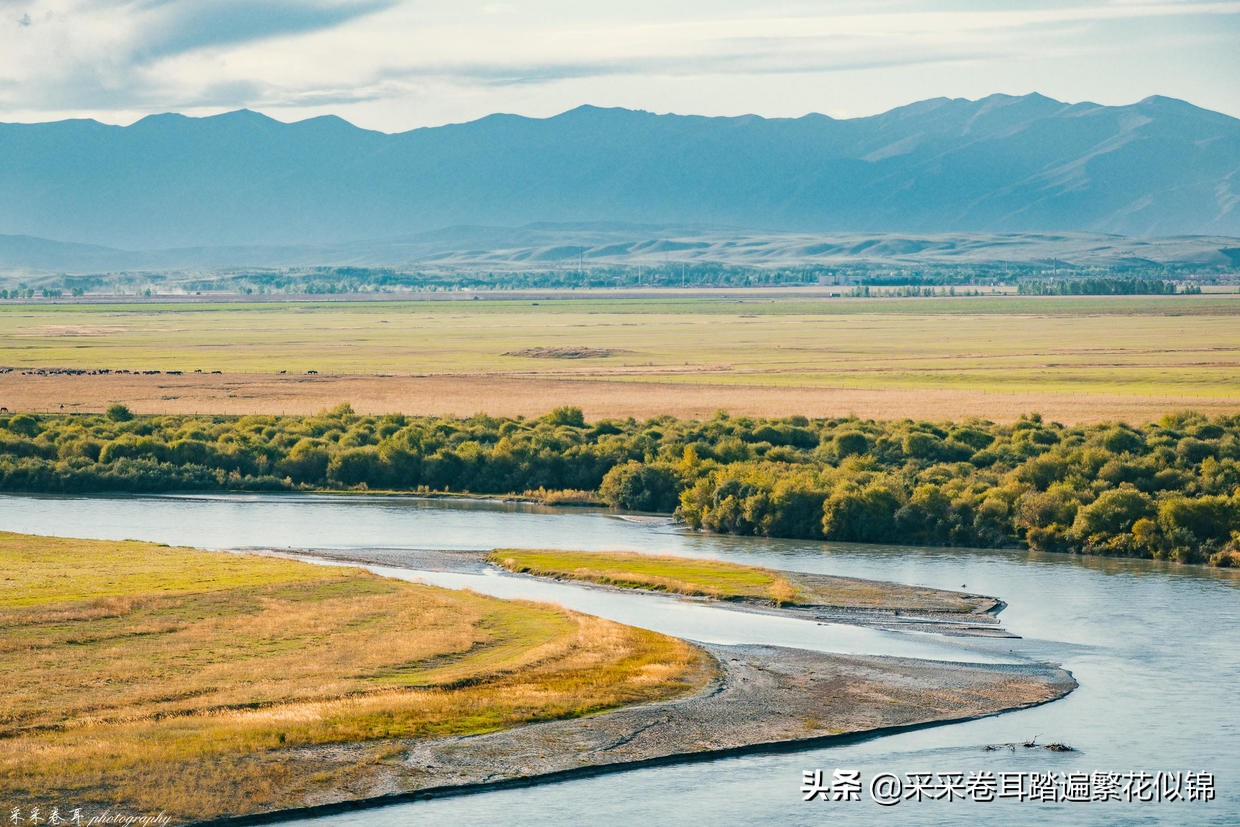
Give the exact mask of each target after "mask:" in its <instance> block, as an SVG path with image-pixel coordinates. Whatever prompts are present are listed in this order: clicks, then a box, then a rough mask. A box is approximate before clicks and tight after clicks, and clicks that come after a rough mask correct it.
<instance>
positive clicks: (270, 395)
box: [0, 292, 1240, 422]
mask: <svg viewBox="0 0 1240 827" xmlns="http://www.w3.org/2000/svg"><path fill="white" fill-rule="evenodd" d="M573 353H576V354H578V355H582V354H584V357H585V358H565V357H566V356H567V355H569V354H573ZM0 366H7V367H12V368H17V369H19V370H16V371H14V372H12V373H8V374H4V375H0V406H6V407H9V408H10V409H11V410H15V409H26V410H62V408H61V406H62V405H63V406H64V407H63V410H66V411H75V410H101V409H102V408H104V407H106V406H107V404H109V403H111V402H124V403H126V404H129V405H130V406H131V407H133V408H134V409H135V410H137V411H141V412H155V413H159V412H168V413H179V412H187V413H193V412H219V413H281V412H284V413H309V412H313V411H316V410H320V409H322V408H323V407H327V406H329V405H332V404H336V403H339V402H342V401H349V402H351V403H352V404H353V406H354V408H355V409H357V410H359V411H362V412H374V413H382V412H393V411H400V412H404V413H411V414H456V415H469V414H472V413H476V412H479V411H485V412H487V413H492V414H496V415H537V414H541V413H544V412H545V411H547V410H549V409H551V408H552V407H555V406H557V405H563V404H572V405H577V406H579V407H581V408H582V409H583V410H585V411H586V413H587V414H588V415H590V416H592V417H601V416H630V415H631V416H639V417H641V416H652V415H656V414H662V413H670V414H674V415H678V416H690V417H697V416H703V415H706V416H709V415H710V414H713V413H714V411H716V410H719V409H727V410H729V411H730V412H732V413H734V414H749V415H773V416H785V415H789V414H793V413H800V414H805V415H811V416H844V415H848V414H856V415H858V416H863V417H873V418H901V417H906V416H907V417H915V418H932V419H939V418H951V419H959V418H962V417H965V416H982V417H986V418H990V419H999V420H1003V419H1014V418H1015V417H1017V416H1019V415H1020V414H1022V413H1028V412H1032V411H1038V412H1041V413H1044V414H1045V415H1047V416H1049V417H1051V418H1054V419H1058V420H1060V421H1065V422H1086V421H1099V420H1108V419H1128V420H1136V421H1152V420H1154V419H1157V418H1158V417H1159V416H1160V415H1162V414H1163V413H1166V412H1168V411H1171V410H1178V409H1184V408H1190V407H1191V408H1196V409H1199V410H1202V411H1204V412H1206V413H1230V412H1235V411H1238V410H1240V379H1238V378H1237V377H1240V296H1238V295H1202V296H1175V297H1167V296H1152V297H1018V296H1000V295H992V296H985V297H970V298H947V297H943V298H921V299H898V298H882V299H848V298H840V297H835V298H825V297H823V298H807V297H788V298H780V297H779V296H777V295H772V294H771V293H769V292H761V293H755V294H753V295H752V296H751V297H747V298H738V297H737V295H736V294H729V295H728V296H721V297H718V298H710V297H697V298H668V299H660V298H654V297H643V298H614V299H599V298H590V299H564V298H557V299H541V300H538V301H529V300H522V301H515V300H507V301H503V300H485V301H463V300H462V301H369V302H336V303H318V304H314V303H304V302H299V303H281V302H268V303H235V304H193V303H185V304H149V305H105V304H98V305H96V304H88V305H82V304H64V305H3V306H0ZM32 368H76V369H98V368H108V369H112V370H116V369H125V370H130V371H141V370H160V371H169V370H175V371H182V372H183V375H179V376H168V375H166V374H161V375H152V376H132V375H122V376H116V375H111V376H63V375H60V376H25V375H22V371H21V370H20V369H32ZM195 371H203V373H201V374H199V373H195ZM213 371H219V372H220V373H219V374H214V373H212V372H213ZM281 371H284V372H285V373H283V374H282V373H281ZM308 371H315V372H316V374H315V375H308V373H307V372H308Z"/></svg>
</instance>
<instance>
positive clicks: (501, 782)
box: [189, 661, 1080, 827]
mask: <svg viewBox="0 0 1240 827" xmlns="http://www.w3.org/2000/svg"><path fill="white" fill-rule="evenodd" d="M926 663H927V664H934V665H936V666H944V667H947V666H952V665H955V664H952V663H951V662H948V661H926ZM1042 666H1043V667H1045V666H1048V665H1042ZM1055 668H1057V669H1058V670H1059V671H1060V672H1062V673H1063V674H1064V675H1065V676H1066V677H1067V681H1066V684H1065V685H1064V686H1062V687H1060V688H1059V691H1057V692H1056V693H1055V694H1054V695H1053V696H1052V697H1048V698H1046V699H1043V700H1039V701H1034V702H1030V703H1023V704H1017V705H1013V706H1009V707H1005V708H1003V709H997V710H994V711H992V712H987V713H983V714H977V715H962V716H956V717H946V718H940V719H937V720H933V721H922V722H918V723H912V724H900V725H894V726H882V727H876V728H873V729H862V730H855V731H850V732H841V733H836V734H832V735H817V736H812V737H808V738H797V739H790V740H780V741H768V742H761V743H753V744H745V745H741V746H735V747H726V748H721V749H713V750H705V751H691V752H679V753H673V754H669V755H660V756H652V757H648V758H642V759H637V760H629V761H617V762H614V763H608V764H593V765H583V766H579V767H573V768H569V769H564V770H556V771H553V772H546V773H536V774H532V775H525V776H520V777H512V778H503V779H498V780H495V781H484V782H474V783H464V784H445V785H440V786H436V787H425V788H423V789H420V790H410V791H407V792H399V793H386V794H383V795H378V796H368V797H365V798H357V799H351V800H347V801H336V802H330V803H326V804H314V805H309V806H305V807H291V808H287V809H281V810H273V811H269V812H265V813H254V814H250V815H241V816H229V817H225V818H215V819H208V820H205V821H195V822H191V823H190V825H189V827H251V825H265V824H280V823H284V822H289V821H294V820H298V819H306V818H320V817H325V816H331V815H340V814H344V813H354V812H360V811H364V810H378V809H382V808H385V807H391V806H399V805H403V804H411V803H416V802H419V801H430V800H433V799H436V798H457V797H461V796H468V795H478V794H481V793H488V792H500V791H503V790H514V789H525V788H529V787H536V786H543V785H548V784H561V783H566V782H571V781H578V780H583V779H588V778H596V777H600V776H605V775H613V774H618V773H624V772H629V771H635V770H642V769H651V768H656V767H665V766H675V765H686V764H701V763H708V762H711V761H717V760H722V759H726V758H738V757H743V756H752V755H782V754H789V753H796V752H804V751H809V750H814V749H822V748H827V747H841V746H847V745H850V744H856V743H863V742H865V741H870V740H874V739H877V738H884V737H887V736H891V735H900V734H903V733H909V732H918V731H921V730H927V729H931V728H935V727H941V726H947V725H949V724H960V723H967V722H969V721H978V720H983V719H985V718H993V717H996V716H999V715H1004V714H1006V713H1009V712H1016V711H1019V710H1024V709H1033V708H1036V707H1039V706H1044V705H1046V704H1049V703H1054V702H1055V701H1058V700H1062V699H1063V698H1065V697H1066V696H1068V695H1069V694H1071V693H1072V692H1073V691H1075V690H1076V689H1077V688H1078V687H1079V686H1080V684H1079V683H1078V682H1077V681H1076V678H1075V676H1074V675H1073V674H1072V672H1071V671H1070V670H1067V669H1064V668H1063V667H1061V666H1057V667H1055ZM715 691H717V690H715ZM701 694H702V695H710V694H713V692H712V688H711V687H708V688H707V689H706V690H704V691H703V692H702V693H701ZM604 714H605V713H604ZM522 728H523V727H517V728H515V730H510V731H516V732H519V731H520V730H521V729H522Z"/></svg>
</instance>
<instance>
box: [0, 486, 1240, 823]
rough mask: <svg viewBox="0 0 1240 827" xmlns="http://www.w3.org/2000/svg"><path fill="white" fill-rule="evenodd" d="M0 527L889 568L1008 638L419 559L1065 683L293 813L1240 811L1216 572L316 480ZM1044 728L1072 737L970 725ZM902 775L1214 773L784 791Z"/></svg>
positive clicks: (1140, 818) (428, 817) (706, 631)
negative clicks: (468, 788)
mask: <svg viewBox="0 0 1240 827" xmlns="http://www.w3.org/2000/svg"><path fill="white" fill-rule="evenodd" d="M0 529H4V530H9V531H19V532H26V533H31V534H48V535H58V536H69V537H92V538H101V539H125V538H135V539H143V540H152V541H157V542H164V543H170V544H172V543H174V544H183V545H193V546H200V547H204V548H241V547H249V546H267V547H274V548H287V549H319V550H325V551H331V550H337V551H339V550H345V551H347V550H350V549H367V548H398V549H405V550H407V551H405V552H402V557H403V558H404V559H407V561H408V566H409V567H410V568H411V569H417V568H418V557H419V555H418V551H417V550H418V549H426V548H452V549H475V548H476V549H484V548H492V547H496V546H524V547H546V548H581V549H629V550H633V551H640V552H648V553H670V554H677V555H684V556H697V557H709V558H717V559H726V560H735V561H739V562H747V563H754V564H759V565H765V566H772V567H778V568H785V569H792V570H798V571H809V572H821V573H826V574H840V575H848V576H854V577H870V578H877V579H885V580H896V581H900V582H904V583H915V584H921V585H927V586H936V587H940V588H949V589H959V588H962V587H963V588H966V589H968V590H969V591H974V592H980V593H984V594H991V595H995V596H997V597H1000V598H1002V599H1003V600H1005V601H1007V603H1008V604H1009V605H1008V608H1007V609H1006V610H1005V611H1004V613H1003V615H1002V618H1003V622H1004V625H1005V626H1006V627H1007V628H1008V629H1009V630H1011V631H1013V632H1015V633H1016V634H1019V635H1021V636H1022V639H1020V640H1004V641H968V640H955V639H950V638H943V637H939V636H934V635H922V634H900V633H888V632H878V631H875V630H866V629H856V628H852V627H846V626H822V625H818V624H813V623H808V622H804V621H792V620H786V619H781V618H769V617H762V616H757V615H748V614H740V613H735V612H728V611H726V610H721V609H714V608H710V607H703V606H699V605H695V604H690V603H686V602H683V601H679V600H675V599H671V598H654V599H647V598H644V597H638V596H632V595H615V596H613V595H604V594H600V593H598V592H592V591H590V590H587V589H581V588H579V587H574V586H569V585H565V584H542V583H538V582H536V581H532V580H528V579H519V578H511V577H500V576H468V575H445V574H437V575H433V574H420V575H414V574H410V573H409V572H403V573H402V575H403V576H410V577H419V578H421V579H428V580H432V581H434V582H438V583H441V584H443V585H449V586H466V585H467V586H469V587H471V588H476V589H478V590H480V591H487V592H489V593H493V594H500V595H502V596H529V597H534V598H538V599H546V600H555V601H558V602H561V603H564V604H566V605H570V606H573V607H574V608H580V609H583V610H585V611H590V612H593V613H595V614H599V615H603V616H606V617H613V618H616V619H618V620H622V621H624V622H627V623H633V624H635V625H642V626H647V627H649V628H655V629H659V630H661V631H667V632H671V633H674V634H678V635H683V636H686V637H690V638H694V639H698V640H711V641H718V642H753V643H775V644H780V645H791V646H801V647H804V648H813V649H821V650H824V651H845V652H872V653H883V654H897V655H908V656H918V657H931V658H939V659H948V660H957V661H1027V660H1039V661H1051V662H1055V663H1060V664H1062V665H1063V666H1064V667H1065V668H1067V669H1069V670H1071V671H1072V673H1073V674H1074V675H1075V676H1076V678H1077V680H1078V681H1079V682H1080V683H1081V688H1080V689H1078V690H1077V691H1076V692H1074V693H1073V694H1072V695H1070V696H1069V697H1068V698H1066V699H1064V700H1062V701H1059V702H1056V703H1054V704H1050V705H1047V706H1044V707H1039V708H1037V709H1032V710H1026V711H1022V712H1014V713H1010V714H1006V715H1001V716H998V717H994V718H989V719H985V720H981V721H973V722H969V723H964V724H955V725H950V726H945V727H939V728H934V729H929V730H923V731H920V732H915V733H907V734H903V735H896V736H890V737H885V738H879V739H874V740H871V741H868V742H864V743H859V744H853V745H848V746H841V747H835V748H830V749H818V750H807V751H804V752H799V753H793V754H781V755H771V756H749V757H745V758H735V759H726V760H720V761H715V762H710V763H705V764H695V765H687V766H680V767H660V768H655V769H649V770H639V771H633V772H626V773H621V774H616V775H610V776H603V777H599V778H594V779H587V780H579V781H572V782H566V783H560V784H550V785H544V786H539V787H532V788H529V789H525V790H514V791H503V792H492V793H485V794H480V795H474V796H466V797H460V798H454V799H443V800H437V801H430V802H418V803H415V804H406V805H400V806H394V807H388V808H382V809H374V810H368V811H361V812H357V813H354V814H350V815H344V816H334V817H331V818H327V819H318V820H313V821H304V822H300V823H301V824H305V825H310V824H314V825H316V827H317V825H320V824H322V825H327V824H332V825H372V824H373V825H403V824H414V823H418V824H445V825H448V824H450V825H473V824H478V825H483V824H540V825H560V824H563V825H569V824H626V823H634V822H638V821H644V822H646V823H648V824H697V823H701V822H715V823H718V824H741V823H760V824H764V823H781V824H825V823H833V824H870V823H881V824H902V825H903V824H909V825H920V824H943V825H946V824H957V823H959V822H960V820H961V819H965V818H974V819H976V818H986V819H993V820H994V821H995V823H997V824H1062V825H1076V824H1091V825H1092V824H1099V825H1101V824H1134V825H1139V824H1185V825H1189V824H1212V825H1235V824H1240V738H1238V737H1237V736H1238V735H1240V712H1237V696H1236V690H1237V687H1238V685H1240V635H1238V633H1237V630H1238V629H1240V623H1238V621H1240V579H1238V578H1237V575H1236V574H1235V573H1232V572H1220V571H1211V570H1206V569H1201V568H1195V567H1173V566H1167V565H1162V564H1156V563H1148V562H1140V561H1106V560H1079V559H1074V558H1069V557H1065V556H1061V555H1036V554H1028V553H1024V552H1011V551H979V550H967V549H919V548H908V547H885V546H849V545H839V544H828V543H813V542H802V541H777V540H759V539H751V538H725V537H713V536H703V535H696V534H692V533H687V532H684V531H682V530H679V529H677V528H676V527H675V526H673V525H671V524H670V523H668V522H666V521H659V520H655V521H638V522H634V521H630V520H625V519H621V518H618V517H616V516H613V515H610V514H606V513H603V512H596V511H576V510H572V511H567V510H553V509H546V508H538V507H532V506H517V505H504V504H498V503H485V502H461V501H452V502H448V501H427V500H416V499H407V498H355V497H331V496H287V495H262V496H194V497H184V496H177V497H132V498H109V497H91V498H79V497H15V496H0ZM1031 737H1036V738H1038V740H1039V741H1041V742H1043V743H1047V742H1051V741H1062V742H1065V743H1068V744H1071V745H1072V746H1074V747H1076V748H1077V749H1078V752H1073V753H1046V752H1043V751H1026V750H1018V751H1017V752H1015V753H1013V752H1009V751H1007V750H999V751H994V752H984V751H983V750H982V747H983V746H985V745H987V744H995V743H1007V742H1017V741H1024V740H1027V739H1029V738H1031ZM837 768H838V769H848V770H858V771H860V772H861V775H862V778H863V779H865V780H866V781H867V782H868V780H869V779H870V778H872V777H873V776H874V775H876V774H878V773H880V772H890V773H895V774H897V775H904V774H907V773H912V772H922V773H949V772H957V773H966V774H967V773H970V772H983V771H988V772H994V773H999V772H1007V771H1020V772H1039V773H1047V772H1053V773H1066V772H1116V773H1125V772H1138V771H1148V772H1159V771H1209V772H1212V773H1214V776H1215V786H1216V788H1217V798H1216V800H1215V801H1214V802H1212V803H1209V804H1200V803H1198V804H1189V803H1184V802H1177V803H1162V804H1156V803H1132V804H1099V803H1075V804H1073V803H1056V804H1042V803H1029V802H1021V803H1016V802H1005V803H976V802H955V803H950V804H949V803H946V802H943V801H923V802H920V803H918V802H913V801H905V802H902V803H900V804H898V805H896V806H894V807H890V808H885V807H880V806H878V805H877V804H874V803H873V802H871V801H869V800H868V794H863V800H862V801H859V802H850V803H825V802H821V801H819V802H813V803H804V802H802V801H801V792H800V788H801V783H802V771H804V770H810V769H823V770H825V771H826V772H827V774H828V776H829V775H830V773H831V771H832V770H834V769H837Z"/></svg>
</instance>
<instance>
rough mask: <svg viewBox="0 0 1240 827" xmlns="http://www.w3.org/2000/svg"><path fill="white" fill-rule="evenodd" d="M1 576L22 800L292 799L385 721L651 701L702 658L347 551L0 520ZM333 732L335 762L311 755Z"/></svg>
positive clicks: (86, 803) (197, 802) (169, 803)
mask: <svg viewBox="0 0 1240 827" xmlns="http://www.w3.org/2000/svg"><path fill="white" fill-rule="evenodd" d="M0 577H2V578H3V581H4V586H5V588H4V590H3V592H0V630H2V633H0V671H2V673H3V674H4V676H5V691H4V693H3V698H2V700H0V801H4V802H6V803H7V805H8V806H10V807H11V806H22V809H23V812H27V811H29V809H30V807H33V806H40V807H41V808H42V811H43V812H44V813H45V814H46V813H47V812H49V811H50V809H51V808H52V807H59V809H60V812H62V813H68V812H69V811H70V810H71V809H72V808H75V807H77V808H83V810H84V811H85V812H87V813H89V812H91V811H92V808H93V809H94V810H99V811H101V810H102V809H103V808H105V807H108V806H112V807H118V808H121V809H123V810H125V811H127V812H131V813H139V814H141V813H149V814H154V813H158V812H161V811H162V812H165V813H167V814H168V815H169V816H171V817H172V818H173V819H175V820H184V819H203V818H208V817H212V816H218V815H223V814H236V813H247V812H258V811H262V810H267V809H272V808H278V807H288V806H296V805H299V804H302V803H305V802H307V801H311V800H322V796H324V795H329V796H330V795H337V796H339V794H340V791H341V790H348V789H349V788H350V785H351V784H353V783H355V782H358V781H359V779H366V778H369V777H371V776H372V775H373V774H375V773H377V772H380V771H381V770H382V767H383V764H384V763H385V762H389V761H394V760H396V756H397V755H398V754H399V752H400V750H399V748H393V747H392V744H391V741H390V740H388V739H392V738H432V737H437V736H447V735H462V734H471V733H479V732H487V731H492V730H496V729H502V728H506V727H511V726H514V725H518V724H521V723H526V722H530V721H538V720H548V719H557V718H568V717H577V716H581V715H587V714H591V713H594V712H598V711H601V710H605V709H608V708H614V707H617V706H620V705H624V704H630V703H639V702H645V701H652V700H657V699H664V698H668V697H673V696H677V695H680V694H683V693H686V692H691V691H693V690H695V689H696V688H698V687H700V686H702V685H704V684H705V682H706V681H707V680H709V679H710V677H711V676H712V675H713V669H714V667H713V661H711V660H710V659H709V656H707V655H706V654H705V653H703V652H701V651H700V650H698V649H696V648H694V647H692V646H691V645H689V644H687V643H685V642H683V641H679V640H675V639H672V638H668V637H665V636H662V635H658V634H655V633H653V632H648V631H644V630H639V629H634V628H630V627H626V626H621V625H619V624H616V623H612V622H610V621H605V620H601V619H598V618H593V617H589V616H585V615H581V614H576V613H573V612H568V611H566V610H562V609H559V608H555V607H550V606H544V605H538V604H531V603H523V602H511V601H502V600H497V599H493V598H488V597H483V596H480V595H476V594H472V593H468V592H456V591H447V590H444V589H437V588H432V587H428V586H420V585H415V584H409V583H404V582H400V581H395V580H389V579H384V578H380V577H377V576H374V575H371V574H369V573H367V572H364V571H362V570H359V569H353V568H343V567H327V566H315V565H311V564H306V563H299V562H295V561H290V560H282V559H274V558H263V557H252V556H242V555H235V554H229V553H223V552H206V551H195V550H191V549H182V548H169V547H164V546H157V545H152V544H148V543H138V542H102V541H86V540H65V539H52V538H41V537H27V536H22V535H15V534H7V533H0ZM345 744H355V745H360V746H359V748H358V751H357V753H356V756H357V760H356V761H352V762H347V763H345V764H344V765H343V766H347V767H348V769H347V770H344V771H342V770H340V769H339V767H340V766H342V764H341V762H339V761H337V762H335V763H328V764H324V763H322V762H320V761H316V758H315V755H316V749H330V748H332V747H333V746H338V745H345ZM325 766H330V767H336V768H337V769H335V770H330V771H328V770H324V767H325ZM346 797H347V796H346Z"/></svg>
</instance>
